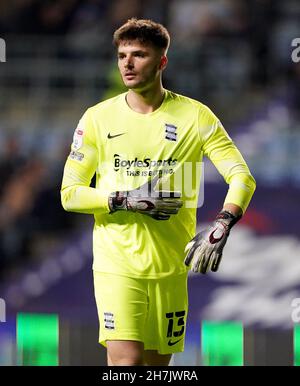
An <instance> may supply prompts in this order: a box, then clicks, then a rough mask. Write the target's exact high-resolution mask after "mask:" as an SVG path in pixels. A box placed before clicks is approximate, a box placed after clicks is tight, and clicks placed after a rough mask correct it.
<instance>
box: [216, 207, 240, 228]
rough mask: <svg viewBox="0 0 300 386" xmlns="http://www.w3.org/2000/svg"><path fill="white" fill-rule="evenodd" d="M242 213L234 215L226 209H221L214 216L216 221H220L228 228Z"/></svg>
mask: <svg viewBox="0 0 300 386" xmlns="http://www.w3.org/2000/svg"><path fill="white" fill-rule="evenodd" d="M241 217H242V215H239V216H234V215H233V214H232V213H231V212H229V211H228V210H222V211H221V212H220V213H219V214H218V215H217V217H216V221H218V222H222V223H223V224H224V225H226V227H228V229H231V228H232V227H233V226H234V225H235V224H236V223H237V222H238V221H239V220H240V219H241Z"/></svg>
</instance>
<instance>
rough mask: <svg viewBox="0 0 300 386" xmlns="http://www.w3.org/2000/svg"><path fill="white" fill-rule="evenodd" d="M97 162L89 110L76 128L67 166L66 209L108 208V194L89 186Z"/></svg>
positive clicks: (94, 210)
mask: <svg viewBox="0 0 300 386" xmlns="http://www.w3.org/2000/svg"><path fill="white" fill-rule="evenodd" d="M97 164H98V149H97V146H96V136H95V131H94V127H93V121H92V118H91V116H90V113H89V110H87V112H86V113H85V114H84V115H83V117H82V118H81V120H80V121H79V124H78V126H77V128H76V130H75V133H74V137H73V143H72V145H71V153H70V155H69V157H68V159H67V161H66V164H65V168H64V174H63V180H62V187H61V202H62V206H63V208H64V209H65V210H67V211H70V212H79V213H88V214H99V213H108V212H109V207H108V197H107V195H106V194H104V193H103V191H100V189H96V188H92V187H90V184H91V180H92V178H93V176H94V174H95V171H96V169H97Z"/></svg>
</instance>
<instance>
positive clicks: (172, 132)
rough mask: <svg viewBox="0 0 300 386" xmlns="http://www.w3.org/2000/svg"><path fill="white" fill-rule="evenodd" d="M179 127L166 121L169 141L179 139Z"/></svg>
mask: <svg viewBox="0 0 300 386" xmlns="http://www.w3.org/2000/svg"><path fill="white" fill-rule="evenodd" d="M176 130H177V127H176V126H174V125H171V124H169V123H165V134H166V137H165V138H166V139H168V140H169V141H177V133H176Z"/></svg>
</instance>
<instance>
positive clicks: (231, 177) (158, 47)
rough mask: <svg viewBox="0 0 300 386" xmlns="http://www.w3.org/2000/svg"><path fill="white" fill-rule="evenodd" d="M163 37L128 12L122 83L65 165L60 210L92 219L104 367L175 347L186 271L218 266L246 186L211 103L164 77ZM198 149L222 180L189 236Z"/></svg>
mask: <svg viewBox="0 0 300 386" xmlns="http://www.w3.org/2000/svg"><path fill="white" fill-rule="evenodd" d="M169 43H170V37H169V33H168V31H167V30H166V28H165V27H163V26H162V25H161V24H158V23H155V22H153V21H151V20H137V19H130V20H128V21H127V22H126V23H125V24H124V25H123V26H121V27H120V28H119V29H118V30H116V31H115V33H114V44H115V46H116V50H117V55H118V66H119V71H120V74H121V77H122V80H123V82H124V84H125V86H126V87H127V89H128V91H127V92H125V93H123V94H120V95H118V96H116V97H114V98H111V99H108V100H106V101H103V102H101V103H98V104H97V105H95V106H93V107H91V108H89V109H87V111H86V112H85V113H84V114H83V116H82V118H81V119H80V121H79V124H78V126H77V128H76V130H75V132H74V136H73V143H72V146H71V152H70V155H69V157H68V159H67V161H66V165H65V169H64V176H63V181H62V188H61V198H62V205H63V207H64V208H65V210H67V211H73V212H79V213H87V214H92V215H93V216H94V218H95V225H94V231H93V255H94V259H93V273H94V289H95V298H96V303H97V309H98V316H99V324H100V329H99V342H100V343H101V344H102V345H104V346H105V347H107V362H108V365H145V364H147V365H168V364H169V362H170V359H171V355H172V353H175V352H180V351H183V350H184V336H185V331H186V320H187V312H188V296H187V275H188V271H189V269H191V270H193V271H194V272H199V273H202V274H205V273H206V272H208V271H217V269H218V268H219V265H220V261H221V258H222V253H223V248H224V245H225V243H226V240H227V238H228V235H229V232H230V230H231V228H232V226H233V225H234V224H235V223H236V222H237V221H238V220H239V219H240V218H241V216H242V215H243V213H244V212H245V210H246V208H247V206H248V204H249V202H250V200H251V197H252V194H253V192H254V190H255V181H254V179H253V177H252V175H251V173H250V171H249V169H248V167H247V165H246V163H245V161H244V159H243V157H242V155H241V154H240V152H239V150H238V149H237V148H236V146H235V144H234V143H233V141H232V140H231V138H230V137H229V136H228V134H227V132H226V131H225V129H224V128H223V126H222V124H221V123H220V121H219V120H218V118H217V117H216V116H215V115H214V114H213V112H212V111H211V110H210V109H209V108H208V107H207V106H205V105H204V104H202V103H200V102H198V101H196V100H193V99H190V98H188V97H185V96H182V95H178V94H176V93H174V92H171V91H169V90H167V89H165V88H164V87H163V86H162V72H163V70H164V69H165V68H166V66H167V62H168V59H167V50H168V47H169ZM204 155H206V156H207V157H208V158H209V159H210V160H211V161H212V162H213V164H214V165H215V166H216V168H217V169H218V171H219V173H220V174H221V175H222V176H223V178H224V180H225V182H226V183H227V184H228V185H229V189H228V193H227V195H226V197H225V200H224V204H223V206H222V207H221V208H220V213H219V214H217V215H216V219H215V221H214V222H213V224H212V225H211V226H210V227H208V229H206V230H203V231H202V230H201V232H200V233H199V234H196V235H195V233H196V210H197V202H198V194H199V193H198V188H199V184H198V183H199V178H200V172H199V173H194V171H195V170H196V171H197V170H198V169H197V165H198V164H199V163H201V161H202V158H203V156H204ZM189 168H191V170H190V173H189V172H188V169H189ZM183 171H184V172H183ZM198 171H199V170H198ZM95 173H96V187H95V188H94V187H91V186H90V183H91V180H92V178H93V176H94V174H95ZM186 180H189V182H191V189H190V190H189V191H188V192H187V191H186V189H185V188H184V185H185V182H186Z"/></svg>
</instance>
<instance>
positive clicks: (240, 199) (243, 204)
mask: <svg viewBox="0 0 300 386" xmlns="http://www.w3.org/2000/svg"><path fill="white" fill-rule="evenodd" d="M202 150H203V153H204V155H205V156H207V157H208V158H209V159H210V160H211V161H212V163H213V164H214V165H215V167H216V168H217V170H218V171H219V173H220V174H221V175H222V176H223V178H224V180H225V181H226V183H227V184H229V189H228V192H227V195H226V198H225V202H224V204H227V203H231V204H235V205H238V206H239V207H240V208H242V210H243V213H244V212H245V211H246V209H247V207H248V205H249V202H250V200H251V198H252V195H253V193H254V191H255V188H256V182H255V180H254V178H253V176H252V175H251V173H250V171H249V168H248V166H247V164H246V162H245V160H244V158H243V157H242V155H241V153H240V152H239V150H238V149H237V147H236V146H235V144H234V142H233V141H232V140H231V138H230V137H229V135H228V133H227V132H226V131H225V129H224V128H223V126H222V124H221V123H220V121H219V120H218V119H217V118H216V117H215V122H214V124H213V125H212V129H211V131H210V132H209V133H208V135H207V137H206V138H205V140H204V142H203V146H202Z"/></svg>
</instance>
